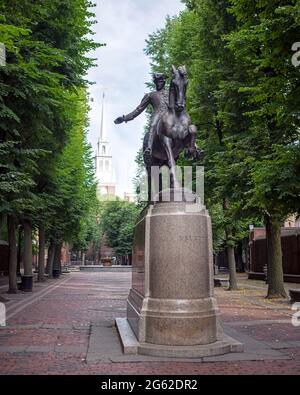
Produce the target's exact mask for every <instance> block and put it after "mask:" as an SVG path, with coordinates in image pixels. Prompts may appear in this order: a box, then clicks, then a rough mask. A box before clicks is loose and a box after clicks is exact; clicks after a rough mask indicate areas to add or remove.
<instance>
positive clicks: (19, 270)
mask: <svg viewBox="0 0 300 395" xmlns="http://www.w3.org/2000/svg"><path fill="white" fill-rule="evenodd" d="M22 233H23V227H22V226H21V225H20V226H19V230H18V258H17V276H21V255H22Z"/></svg>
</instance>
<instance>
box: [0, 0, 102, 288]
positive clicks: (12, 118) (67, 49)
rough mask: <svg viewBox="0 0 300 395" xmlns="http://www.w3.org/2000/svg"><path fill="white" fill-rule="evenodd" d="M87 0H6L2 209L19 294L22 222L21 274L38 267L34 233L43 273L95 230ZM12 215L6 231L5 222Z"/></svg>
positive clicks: (0, 89)
mask: <svg viewBox="0 0 300 395" xmlns="http://www.w3.org/2000/svg"><path fill="white" fill-rule="evenodd" d="M92 7H93V4H92V3H91V2H90V1H88V0H72V1H68V2H67V1H60V0H38V1H34V2H33V1H31V0H23V1H18V0H3V1H1V3H0V41H1V42H2V43H3V44H4V45H5V47H6V64H5V65H3V66H0V216H1V223H2V226H1V228H2V232H3V233H4V234H5V233H6V232H7V236H8V241H9V246H10V262H9V292H16V289H17V280H16V266H17V240H16V230H17V228H18V227H19V226H20V225H22V228H23V229H24V243H23V250H24V251H23V264H24V275H25V276H31V275H32V235H33V231H34V232H35V234H37V233H38V237H39V280H41V281H42V280H43V279H44V266H45V265H44V255H45V254H44V251H45V246H49V250H48V252H49V253H48V273H49V275H50V276H51V275H52V270H53V267H57V265H59V261H60V250H61V246H62V243H63V242H71V243H73V245H74V246H75V247H76V248H78V249H82V248H86V246H87V244H88V243H89V241H90V240H91V239H92V238H93V237H95V232H97V231H98V229H97V227H95V226H94V224H95V221H94V218H95V215H96V212H97V200H96V185H95V180H94V169H93V160H92V153H91V148H90V146H89V145H88V143H87V140H86V129H87V126H88V119H87V113H88V95H87V81H86V80H85V76H86V73H87V71H88V69H89V68H90V67H91V66H92V65H93V64H94V61H93V59H90V58H89V57H88V56H87V52H88V51H90V50H92V49H95V48H97V47H98V46H99V44H96V43H95V42H94V41H93V40H92V38H91V37H92V34H93V33H92V30H91V27H92V24H93V23H94V14H93V13H92V11H91V10H92ZM5 223H7V229H6V226H5Z"/></svg>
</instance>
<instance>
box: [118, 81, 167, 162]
mask: <svg viewBox="0 0 300 395" xmlns="http://www.w3.org/2000/svg"><path fill="white" fill-rule="evenodd" d="M166 80H167V76H166V75H165V74H162V73H154V74H153V82H154V84H155V87H156V91H153V92H150V93H147V94H146V95H145V96H144V97H143V99H142V101H141V103H140V105H139V106H138V107H137V108H136V109H135V110H134V111H132V112H131V113H129V114H127V115H122V116H121V117H118V118H117V119H116V120H115V123H116V124H120V123H122V122H128V121H131V120H133V119H134V118H136V117H137V116H138V115H140V114H141V113H142V112H143V111H144V110H145V109H146V108H147V107H148V106H149V105H151V106H152V109H153V111H152V114H151V125H150V130H149V138H148V143H147V147H146V149H145V151H144V158H148V160H150V158H151V155H152V147H153V141H154V138H155V136H156V133H157V124H158V121H159V119H160V116H161V115H162V114H163V113H164V112H165V111H166V110H167V108H168V102H169V92H167V91H166V90H165V85H166Z"/></svg>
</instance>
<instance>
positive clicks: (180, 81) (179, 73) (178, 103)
mask: <svg viewBox="0 0 300 395" xmlns="http://www.w3.org/2000/svg"><path fill="white" fill-rule="evenodd" d="M187 84H188V78H187V71H186V68H185V66H180V67H178V69H176V67H175V66H172V81H171V89H172V90H173V95H174V97H173V102H174V108H175V111H177V112H181V111H183V110H184V109H185V94H186V88H187Z"/></svg>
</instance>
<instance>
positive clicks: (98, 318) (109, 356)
mask: <svg viewBox="0 0 300 395" xmlns="http://www.w3.org/2000/svg"><path fill="white" fill-rule="evenodd" d="M130 279H131V274H130V273H118V272H117V273H105V272H104V273H82V272H72V273H69V274H64V275H63V276H62V277H61V278H60V279H59V280H53V279H52V280H47V281H46V282H45V283H42V284H39V283H35V284H34V292H33V293H32V294H25V293H22V292H20V293H18V294H17V295H7V294H6V286H5V284H4V280H3V279H1V284H0V285H1V286H0V297H1V299H3V298H4V299H5V300H7V302H6V303H5V304H6V308H7V317H8V320H7V326H6V327H1V328H0V374H76V375H80V374H146V375H149V374H157V375H158V374H177V375H184V374H300V326H299V327H294V326H292V324H291V316H292V314H293V313H294V312H293V311H292V310H291V306H290V305H289V303H288V301H280V302H278V301H267V300H265V298H264V297H265V295H266V285H265V284H264V283H263V282H259V281H250V280H246V277H245V275H240V276H239V283H240V288H241V289H240V290H239V291H235V292H229V291H227V290H226V289H225V288H216V289H215V294H216V297H217V299H218V304H219V307H220V310H221V314H222V320H223V322H224V324H225V326H227V327H229V328H232V330H234V331H237V332H238V333H240V334H241V335H243V336H247V337H248V338H249V339H253V341H255V342H256V344H257V341H258V342H261V345H262V348H263V347H264V348H265V349H266V347H269V348H270V357H269V359H266V360H256V361H255V360H246V361H245V360H244V361H243V360H234V359H232V360H230V358H229V360H227V361H219V362H203V361H202V362H201V361H197V362H195V361H191V362H187V361H183V360H171V361H170V360H169V361H159V360H158V361H157V360H156V361H154V360H151V358H149V360H147V358H144V360H143V359H141V360H139V361H134V360H130V358H128V360H126V358H125V359H124V357H121V354H120V344H119V342H118V337H117V335H116V330H115V328H114V319H115V318H116V317H125V316H126V298H127V294H128V291H129V287H130ZM298 286H299V285H295V284H293V285H292V288H295V287H298ZM288 287H289V285H288V284H287V288H288ZM98 324H99V325H102V326H103V328H104V331H103V340H102V341H103V345H102V346H101V347H102V349H103V356H101V355H100V358H98V359H99V360H93V359H92V358H91V359H90V360H89V359H88V358H87V356H88V354H89V353H92V352H93V350H91V347H89V345H90V338H91V328H92V327H93V325H98ZM105 333H106V334H107V335H108V337H105V336H106V335H105ZM111 339H112V340H111ZM272 350H273V351H274V350H277V351H276V352H277V355H280V356H282V358H288V359H278V358H275V357H274V359H272V358H273V357H272V355H273V354H272ZM267 352H269V351H268V349H267ZM267 352H266V353H267ZM122 358H123V360H122V361H121V359H122ZM270 358H271V359H270ZM118 359H119V360H120V362H118Z"/></svg>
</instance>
